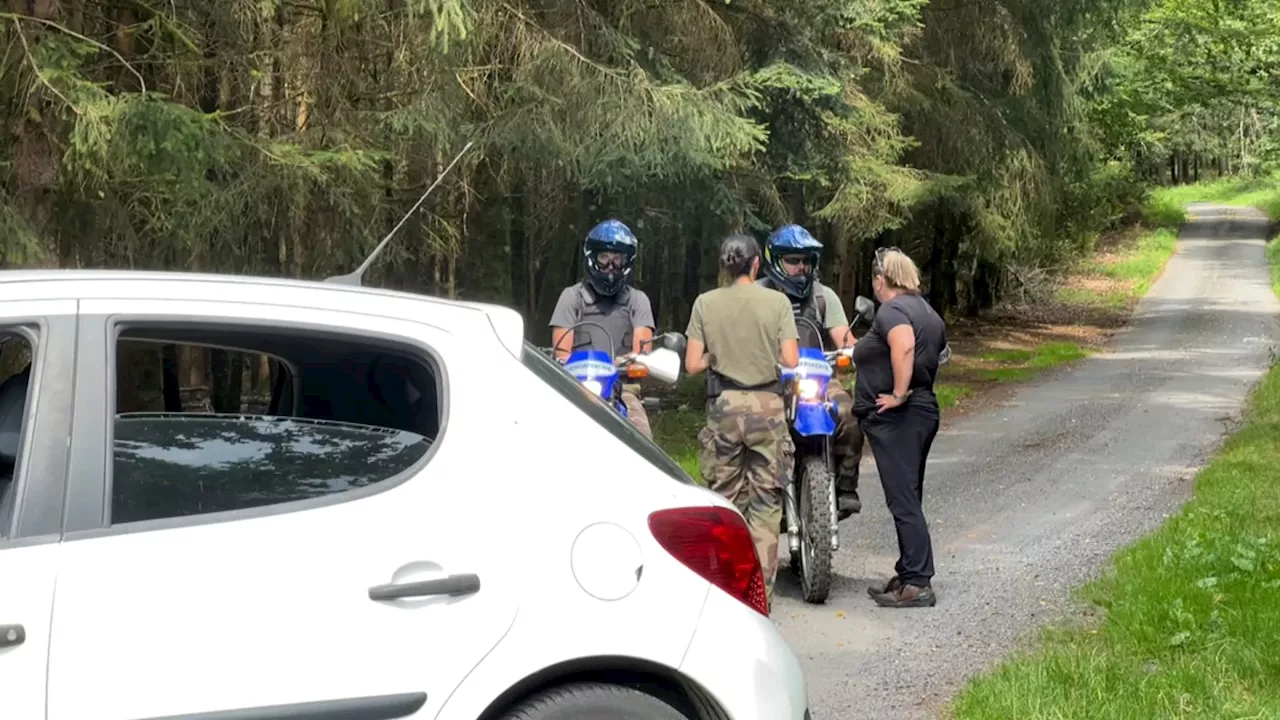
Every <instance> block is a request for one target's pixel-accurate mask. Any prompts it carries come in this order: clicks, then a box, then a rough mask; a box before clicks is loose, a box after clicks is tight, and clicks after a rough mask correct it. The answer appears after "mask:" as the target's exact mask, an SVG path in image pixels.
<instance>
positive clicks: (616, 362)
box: [544, 321, 685, 418]
mask: <svg viewBox="0 0 1280 720" xmlns="http://www.w3.org/2000/svg"><path fill="white" fill-rule="evenodd" d="M588 325H589V326H592V327H595V328H598V329H599V330H600V332H601V333H603V334H604V336H605V337H606V338H608V339H609V346H610V347H615V346H616V344H615V343H614V341H613V338H612V337H610V335H609V332H608V331H607V330H605V329H604V327H602V326H601V325H600V324H599V323H594V322H591V321H583V322H580V323H578V324H576V325H574V326H573V327H571V328H569V329H570V330H576V329H578V328H579V327H584V326H588ZM684 344H685V338H684V335H682V334H680V333H677V332H668V333H663V334H662V335H659V336H657V337H655V338H653V340H651V341H650V350H649V352H644V353H638V354H637V353H628V354H626V355H623V356H622V357H619V358H617V359H614V358H613V357H611V356H610V355H609V353H607V352H605V351H603V350H593V349H590V348H586V349H582V350H574V351H572V352H570V353H569V357H568V358H567V359H566V360H565V363H564V369H565V371H566V372H568V373H569V374H570V375H572V376H573V377H574V378H575V379H576V380H577V381H578V382H579V383H581V384H582V386H583V387H584V388H586V390H587V391H588V392H590V393H591V394H592V395H595V396H597V397H599V398H600V399H601V400H602V401H603V402H605V403H606V404H608V405H609V406H610V407H612V408H613V409H614V410H615V411H616V412H617V413H618V414H619V415H621V416H622V417H624V418H625V417H627V405H626V403H624V402H622V385H623V383H624V382H626V381H630V382H640V381H641V380H644V379H647V378H653V379H656V380H658V381H659V382H661V383H663V384H667V385H670V384H673V383H675V382H676V381H677V380H679V379H680V366H681V363H682V357H683V355H684V347H683V346H684ZM544 350H545V351H546V352H547V354H548V355H549V356H550V357H551V359H553V360H554V359H555V350H556V349H555V348H544ZM624 377H625V380H624ZM642 402H644V404H645V407H647V408H652V407H654V406H655V404H656V400H655V399H654V398H644V399H643V401H642Z"/></svg>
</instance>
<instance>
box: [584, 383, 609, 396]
mask: <svg viewBox="0 0 1280 720" xmlns="http://www.w3.org/2000/svg"><path fill="white" fill-rule="evenodd" d="M582 387H584V388H586V389H588V390H590V391H591V392H592V393H594V394H596V395H599V394H600V393H602V392H604V385H601V384H600V381H599V380H583V381H582Z"/></svg>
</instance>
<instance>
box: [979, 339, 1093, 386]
mask: <svg viewBox="0 0 1280 720" xmlns="http://www.w3.org/2000/svg"><path fill="white" fill-rule="evenodd" d="M1088 356H1089V351H1088V350H1086V349H1085V348H1082V347H1080V346H1079V345H1076V344H1075V343H1067V342H1053V343H1044V344H1043V345H1037V346H1036V347H1035V348H1034V349H1031V350H991V351H988V352H985V353H983V354H982V355H981V356H980V357H981V359H982V360H985V361H987V362H998V363H1002V364H1005V365H1009V366H1011V367H1003V368H991V369H986V370H981V371H979V373H978V376H979V377H980V378H981V379H983V380H989V381H992V382H1013V381H1016V380H1025V379H1026V378H1028V377H1030V376H1031V375H1032V374H1033V373H1034V372H1036V371H1037V370H1047V369H1049V368H1053V367H1058V366H1059V365H1064V364H1066V363H1069V362H1074V361H1076V360H1081V359H1083V358H1085V357H1088Z"/></svg>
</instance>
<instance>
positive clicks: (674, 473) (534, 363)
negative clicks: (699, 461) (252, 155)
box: [520, 342, 693, 485]
mask: <svg viewBox="0 0 1280 720" xmlns="http://www.w3.org/2000/svg"><path fill="white" fill-rule="evenodd" d="M520 357H521V360H523V361H524V364H525V367H527V368H529V369H530V370H532V371H533V373H534V374H535V375H537V376H538V377H540V378H542V379H543V380H545V381H546V383H547V384H548V385H550V386H551V387H552V388H554V389H555V390H556V392H558V393H560V394H561V395H563V396H564V397H565V398H566V399H568V401H569V402H571V403H573V404H574V405H576V406H578V409H580V410H582V412H584V413H586V414H587V416H588V417H590V418H591V419H592V420H595V421H596V422H597V423H599V424H600V426H601V427H603V428H604V429H605V430H608V431H609V432H610V433H611V434H612V435H613V436H614V437H616V438H618V439H619V440H621V441H622V442H624V443H626V444H627V446H628V447H630V448H631V449H632V450H635V451H636V453H638V454H639V455H640V456H641V457H643V458H644V459H646V460H648V461H649V462H650V464H652V465H653V466H654V467H656V468H658V469H659V470H661V471H662V472H664V473H666V474H667V475H669V476H671V477H672V478H673V479H675V480H679V481H680V482H682V483H685V484H689V485H692V484H693V479H692V478H690V477H689V475H688V473H686V472H685V471H684V469H683V468H681V467H680V465H678V464H677V463H676V461H674V460H672V459H671V456H669V455H667V454H666V453H665V452H663V450H662V448H660V447H658V446H657V445H655V444H654V442H653V441H652V440H650V439H649V438H647V437H645V436H644V435H642V434H641V433H640V431H639V430H636V429H635V426H634V425H632V424H631V422H630V421H628V420H627V419H626V418H624V417H622V416H621V415H619V414H618V413H617V411H615V410H613V409H612V408H610V407H609V406H608V405H606V404H605V403H604V401H602V400H601V399H600V398H599V397H597V396H595V395H592V394H591V393H589V392H584V390H583V387H582V385H581V384H580V383H579V382H578V379H577V378H575V377H574V376H573V375H571V374H569V371H568V370H565V369H564V366H563V365H561V364H560V363H558V362H556V361H554V360H552V359H551V358H549V357H547V356H546V354H544V353H543V352H542V351H541V350H539V349H538V348H536V347H534V346H533V345H531V344H529V343H528V342H525V344H524V352H523V353H521V356H520Z"/></svg>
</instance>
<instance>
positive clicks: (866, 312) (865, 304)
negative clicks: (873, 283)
mask: <svg viewBox="0 0 1280 720" xmlns="http://www.w3.org/2000/svg"><path fill="white" fill-rule="evenodd" d="M875 319H876V304H875V303H874V302H872V301H871V299H870V298H867V297H864V296H862V295H859V296H858V297H857V299H855V300H854V301H853V320H854V322H858V321H862V322H863V323H865V324H867V325H870V324H871V323H872V322H873V321H874V320H875Z"/></svg>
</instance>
